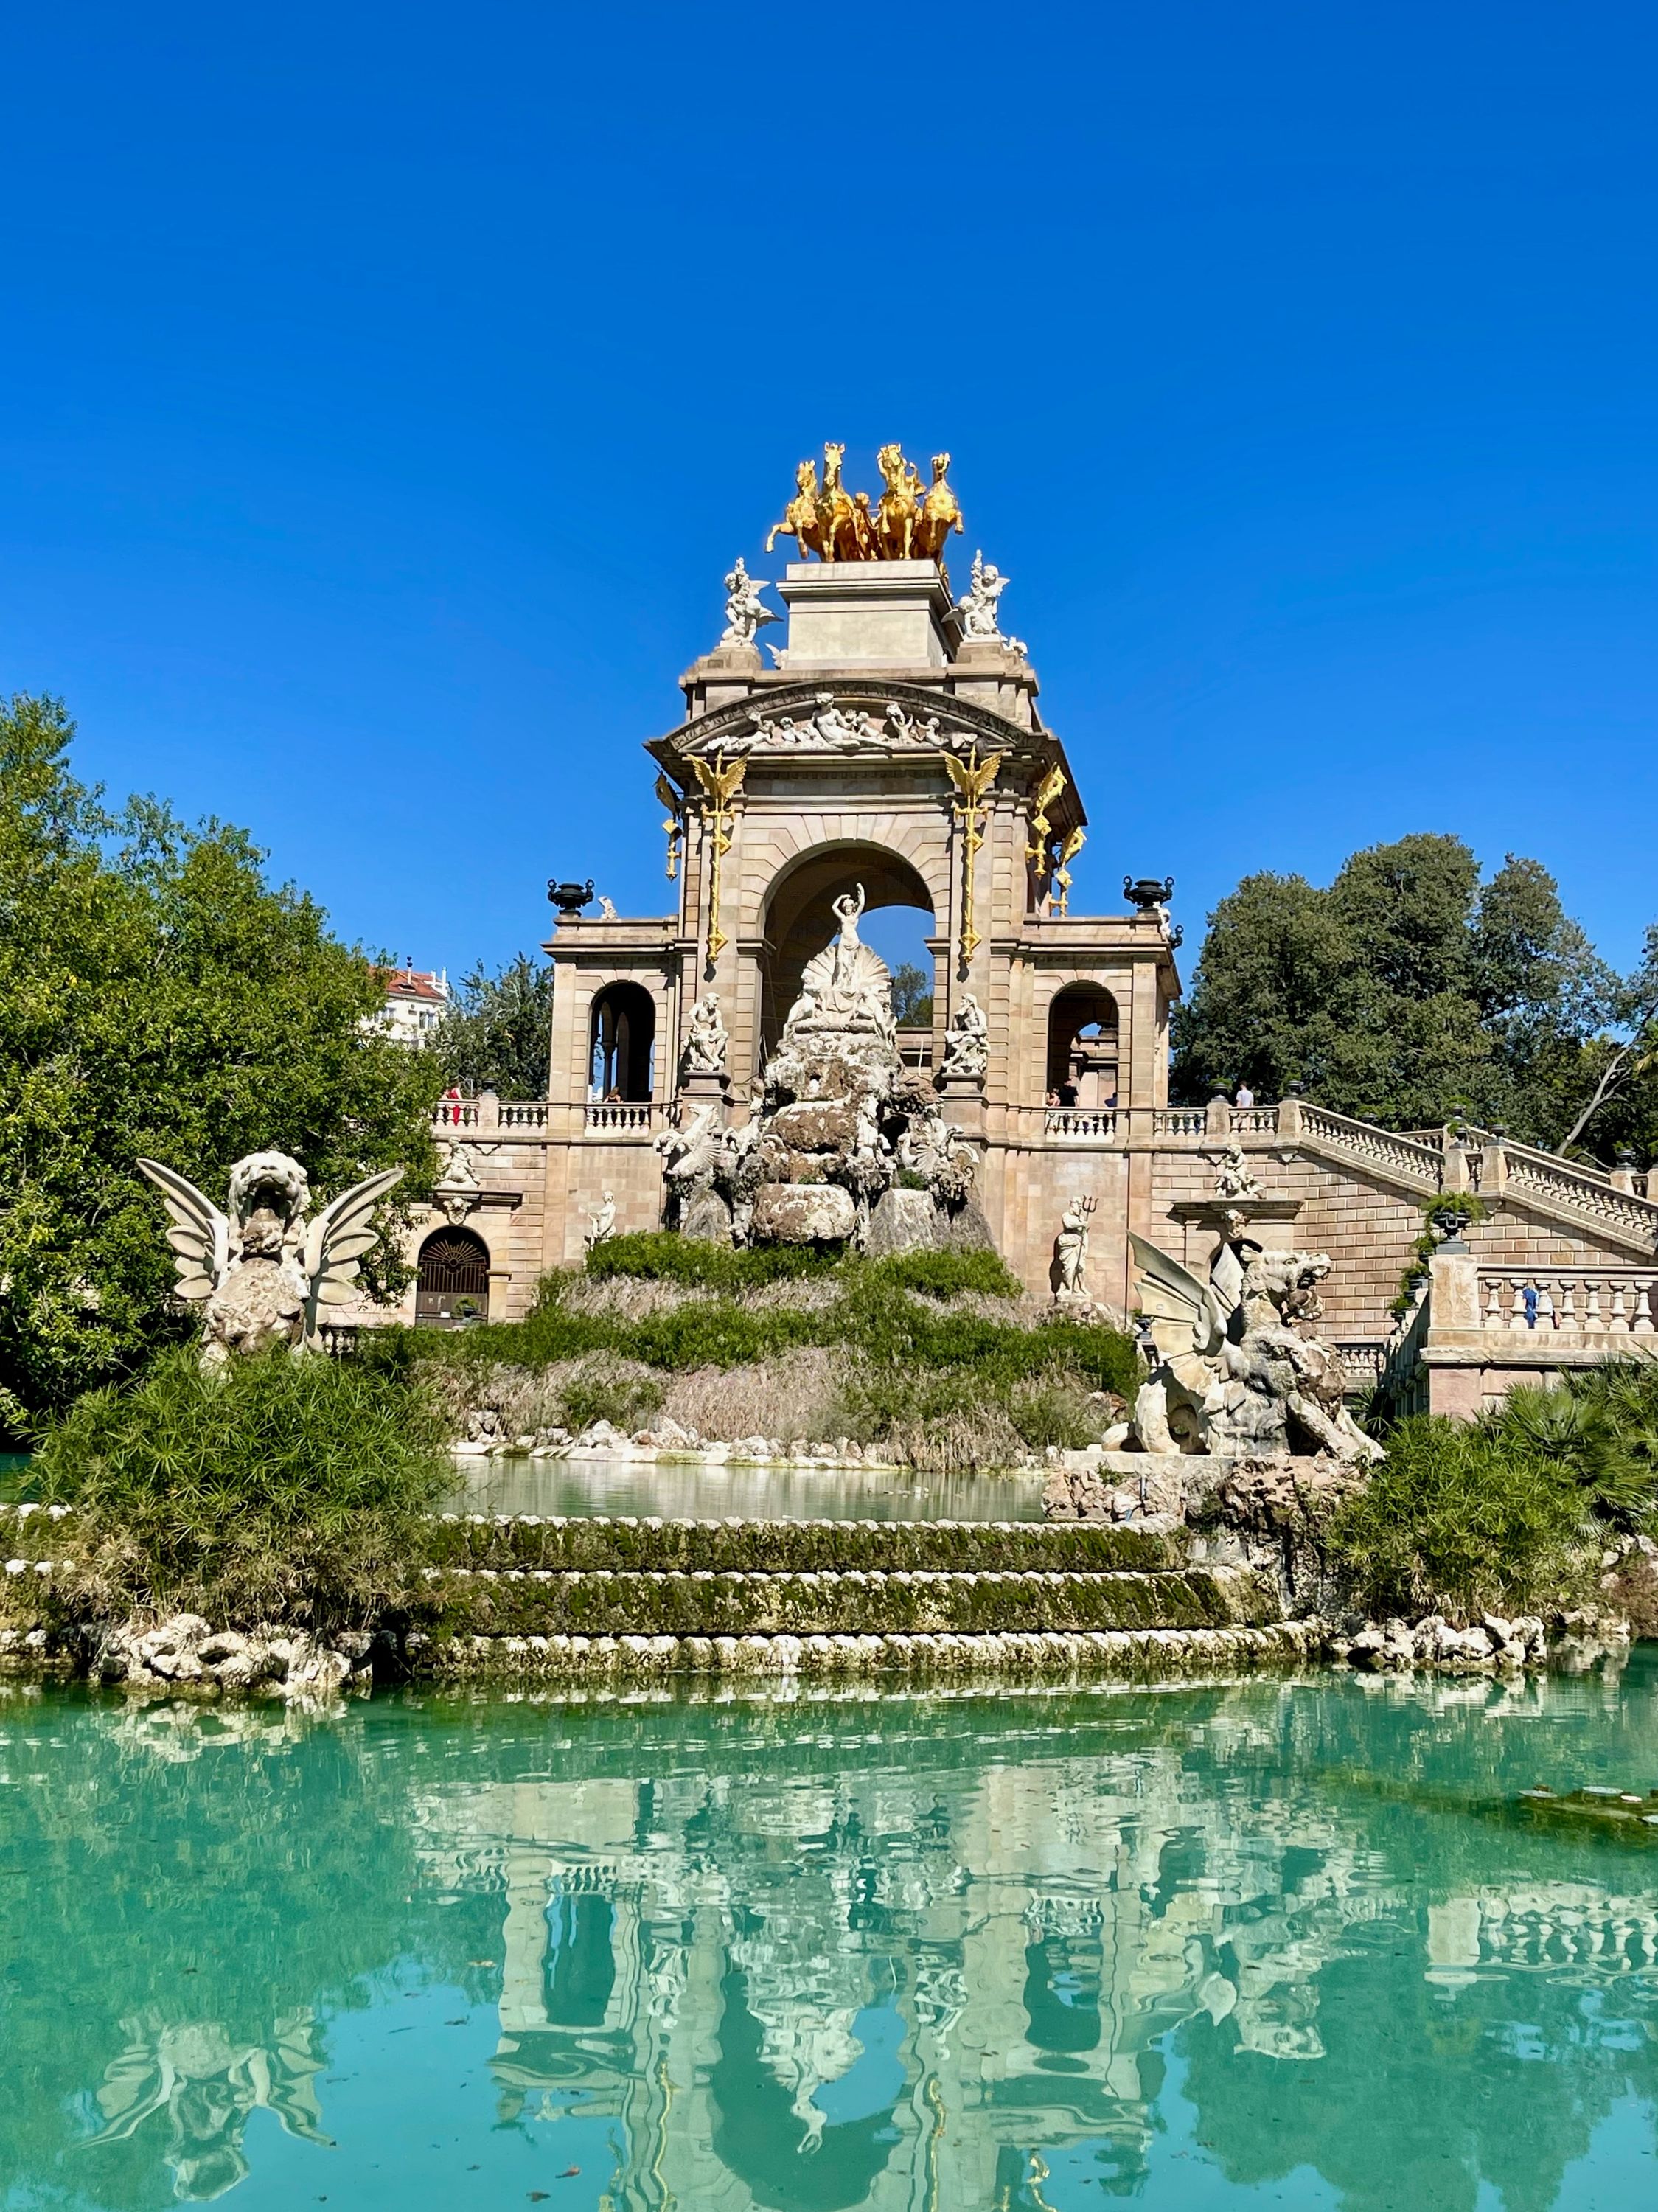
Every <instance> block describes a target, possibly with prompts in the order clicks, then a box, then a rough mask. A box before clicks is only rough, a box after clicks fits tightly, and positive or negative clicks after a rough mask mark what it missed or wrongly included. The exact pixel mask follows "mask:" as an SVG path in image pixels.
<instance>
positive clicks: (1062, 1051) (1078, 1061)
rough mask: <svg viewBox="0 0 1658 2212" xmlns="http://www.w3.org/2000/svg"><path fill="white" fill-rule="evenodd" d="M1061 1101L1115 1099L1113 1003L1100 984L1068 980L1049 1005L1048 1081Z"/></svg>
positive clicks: (1108, 1101)
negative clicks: (1070, 981) (1069, 981)
mask: <svg viewBox="0 0 1658 2212" xmlns="http://www.w3.org/2000/svg"><path fill="white" fill-rule="evenodd" d="M1046 1087H1047V1090H1048V1094H1049V1095H1050V1096H1053V1095H1054V1094H1057V1096H1058V1097H1059V1101H1060V1104H1061V1105H1062V1106H1112V1105H1114V1104H1115V1103H1116V1099H1117V1002H1116V1000H1114V998H1113V997H1112V995H1111V994H1110V992H1109V991H1108V990H1107V989H1106V988H1105V987H1104V986H1103V985H1102V984H1099V983H1067V984H1066V987H1065V989H1064V990H1063V991H1060V992H1059V993H1058V994H1056V995H1055V997H1054V1003H1053V1005H1052V1006H1049V1008H1048V1071H1047V1085H1046Z"/></svg>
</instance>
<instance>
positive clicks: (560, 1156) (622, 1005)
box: [544, 471, 1180, 1302]
mask: <svg viewBox="0 0 1658 2212" xmlns="http://www.w3.org/2000/svg"><path fill="white" fill-rule="evenodd" d="M938 477H939V478H940V479H942V477H943V471H938ZM947 488H948V487H947V482H946V489H947ZM922 503H923V504H924V503H925V501H924V500H923V502H922ZM872 513H876V514H878V510H876V509H874V508H873V507H872ZM847 550H852V549H851V547H850V545H848V547H847ZM962 565H963V567H965V564H962ZM961 584H962V586H964V588H962V589H959V590H957V589H953V588H952V585H951V581H950V576H949V574H948V571H947V569H946V568H945V566H944V562H943V560H942V559H941V557H939V555H938V553H926V554H922V555H919V556H918V555H916V554H914V552H912V555H911V557H908V558H906V557H902V556H896V557H880V556H874V557H851V558H840V559H834V560H819V559H816V558H809V559H804V560H800V561H796V562H789V563H788V564H787V565H786V567H785V568H783V571H782V574H781V575H780V577H779V579H778V580H777V582H776V587H775V588H776V592H777V596H778V597H779V598H780V600H781V602H782V609H783V612H782V616H781V619H780V620H779V619H778V618H777V617H775V616H774V615H773V616H772V619H773V620H774V621H776V622H777V627H778V629H779V630H780V632H781V635H780V640H779V642H778V644H777V646H776V647H775V648H774V650H772V651H771V652H770V653H769V654H768V656H767V657H765V658H762V637H761V635H760V632H761V630H762V617H765V616H768V615H771V614H772V611H771V610H770V609H769V608H768V606H767V605H766V604H765V601H764V599H762V595H761V590H760V587H758V586H756V585H754V584H753V583H751V582H750V580H749V579H748V578H747V576H746V574H742V573H739V572H738V571H734V572H733V575H732V584H731V592H730V601H731V603H730V606H729V609H728V620H727V624H726V633H725V635H724V636H723V637H722V638H721V639H720V642H719V643H718V644H717V645H716V646H715V647H714V649H713V650H712V651H711V652H709V653H706V654H704V655H703V656H702V657H701V659H698V660H697V661H695V663H694V664H693V665H691V667H690V668H689V670H687V671H686V672H685V674H684V675H683V677H682V678H681V679H680V684H681V690H682V691H683V696H684V706H685V711H684V714H683V719H682V720H680V721H679V722H678V723H677V726H675V727H673V728H672V729H671V730H669V731H667V732H665V733H664V734H663V735H661V736H659V737H656V738H652V739H651V740H649V742H648V743H647V747H646V750H647V753H648V754H649V756H650V757H651V759H652V761H653V764H654V768H655V770H656V790H657V794H658V797H659V799H660V801H661V803H662V806H663V810H664V813H663V834H664V840H665V866H666V868H667V870H668V871H669V872H670V873H671V876H672V878H673V880H674V884H675V887H676V895H677V902H676V909H675V911H674V912H673V913H672V914H671V915H662V916H652V917H650V918H648V919H643V920H633V919H608V918H597V917H592V916H590V915H588V914H586V912H582V913H579V914H574V913H573V914H571V915H569V916H568V918H566V919H563V920H562V921H560V923H559V925H558V927H557V929H556V933H555V934H554V937H553V939H552V941H551V944H550V953H551V957H552V959H553V962H554V963H555V967H556V972H557V980H556V987H555V994H554V1006H555V1012H554V1018H553V1031H552V1039H551V1060H550V1066H551V1076H550V1084H549V1090H548V1123H547V1129H546V1146H547V1159H546V1168H547V1174H546V1218H545V1230H544V1235H545V1244H546V1249H547V1251H548V1254H549V1256H550V1258H551V1259H553V1260H555V1261H570V1260H574V1259H576V1258H579V1257H580V1253H581V1250H582V1245H583V1239H584V1237H585V1236H586V1234H587V1231H588V1226H589V1223H590V1220H591V1218H592V1209H593V1207H594V1206H596V1205H597V1204H599V1203H601V1202H602V1197H603V1193H604V1192H605V1191H609V1192H610V1194H612V1196H613V1198H614V1200H615V1205H616V1226H617V1227H618V1228H646V1227H651V1228H654V1227H657V1226H658V1225H659V1224H660V1223H661V1221H662V1219H663V1209H664V1176H663V1165H664V1155H663V1150H662V1148H661V1145H662V1137H663V1131H664V1126H665V1123H666V1122H668V1121H678V1122H679V1123H680V1124H681V1125H682V1126H683V1124H684V1123H685V1121H686V1120H687V1117H688V1116H689V1115H692V1114H693V1113H698V1112H700V1111H701V1109H704V1108H708V1107H711V1108H712V1109H714V1115H715V1116H716V1118H717V1120H718V1121H719V1122H720V1124H721V1125H722V1126H736V1127H740V1126H741V1125H742V1124H744V1123H745V1122H746V1121H748V1120H749V1119H750V1115H751V1114H752V1113H754V1112H755V1111H756V1107H757V1103H758V1096H759V1087H760V1086H761V1085H762V1084H763V1081H764V1078H765V1073H766V1070H767V1067H768V1064H769V1063H770V1062H771V1061H772V1060H773V1058H774V1055H775V1054H777V1053H778V1051H779V1048H780V1045H781V1044H782V1043H783V1042H784V1039H785V1034H786V1024H787V1023H788V1021H789V1018H790V1010H791V1008H793V1006H795V1005H796V1004H797V1001H799V998H800V994H801V987H802V977H803V975H805V971H806V969H807V964H808V963H809V962H811V960H812V959H813V958H814V957H815V956H817V955H818V954H820V953H821V952H823V951H824V949H825V947H826V946H827V945H829V943H830V940H831V939H834V938H835V934H836V928H837V919H836V911H835V902H836V901H837V900H842V899H846V898H849V897H855V896H857V895H859V893H860V892H861V899H862V906H863V910H864V911H865V913H873V912H876V911H878V910H879V909H880V908H884V907H890V906H901V907H905V908H924V909H926V910H928V911H930V913H931V915H932V932H931V933H930V935H929V936H928V937H927V939H926V947H927V955H928V959H929V961H930V964H931V969H932V975H931V983H932V991H931V1001H932V1004H931V1014H930V1019H929V1020H928V1021H927V1022H926V1026H925V1027H924V1028H916V1027H911V1028H908V1029H904V1030H899V1031H898V1032H897V1034H896V1039H895V1043H896V1051H897V1054H898V1055H899V1058H900V1060H902V1064H903V1066H905V1068H907V1069H908V1070H909V1071H911V1072H912V1073H913V1074H914V1076H916V1077H919V1078H920V1079H921V1080H922V1081H923V1082H924V1083H926V1084H927V1085H930V1086H931V1088H932V1091H933V1093H934V1094H935V1096H936V1100H937V1106H938V1112H939V1113H940V1115H942V1117H943V1118H944V1121H945V1122H946V1123H947V1125H948V1127H950V1129H951V1130H952V1131H953V1132H955V1133H957V1137H958V1138H959V1139H960V1140H961V1141H962V1142H964V1143H965V1144H966V1145H967V1146H969V1147H971V1150H972V1152H973V1154H974V1155H975V1176H974V1184H975V1223H981V1225H982V1231H981V1233H983V1232H987V1235H988V1237H989V1239H990V1241H992V1242H993V1243H994V1244H995V1245H996V1247H997V1248H998V1249H999V1250H1000V1251H1001V1252H1002V1253H1003V1254H1004V1255H1005V1256H1006V1257H1007V1258H1008V1259H1009V1260H1010V1261H1011V1262H1012V1264H1013V1265H1014V1266H1015V1267H1017V1269H1018V1270H1019V1271H1020V1272H1021V1273H1023V1274H1024V1275H1025V1276H1026V1277H1027V1278H1028V1279H1029V1280H1030V1281H1031V1282H1032V1284H1033V1285H1037V1284H1041V1285H1046V1283H1047V1281H1048V1273H1049V1270H1050V1267H1051V1265H1052V1261H1053V1256H1054V1231H1055V1227H1056V1225H1057V1224H1058V1221H1059V1218H1060V1214H1061V1213H1062V1212H1063V1211H1064V1208H1065V1205H1066V1200H1067V1199H1068V1197H1069V1196H1071V1195H1072V1191H1073V1188H1081V1183H1082V1181H1083V1180H1085V1181H1086V1182H1087V1184H1088V1188H1089V1194H1090V1195H1092V1196H1093V1197H1094V1198H1095V1199H1096V1212H1095V1217H1094V1221H1095V1228H1094V1234H1095V1237H1096V1244H1097V1245H1098V1246H1099V1247H1102V1248H1103V1247H1105V1246H1107V1245H1109V1244H1114V1245H1115V1246H1116V1247H1117V1248H1118V1249H1122V1250H1125V1251H1126V1249H1127V1229H1128V1227H1129V1225H1130V1224H1131V1220H1137V1219H1139V1218H1140V1217H1141V1216H1143V1215H1147V1208H1148V1206H1149V1203H1150V1179H1149V1162H1148V1160H1147V1159H1146V1158H1145V1157H1144V1156H1143V1155H1142V1154H1141V1153H1140V1152H1138V1151H1136V1150H1130V1149H1128V1148H1127V1147H1123V1146H1119V1147H1118V1148H1117V1150H1116V1151H1115V1152H1114V1153H1113V1156H1112V1168H1113V1173H1112V1174H1111V1176H1109V1178H1108V1182H1109V1185H1110V1187H1109V1188H1101V1187H1100V1186H1101V1178H1100V1176H1099V1175H1098V1173H1097V1171H1095V1172H1088V1173H1086V1174H1085V1175H1084V1150H1080V1149H1078V1148H1077V1147H1076V1146H1072V1147H1071V1148H1069V1149H1060V1148H1056V1146H1055V1144H1054V1141H1053V1139H1054V1133H1055V1129H1056V1127H1057V1126H1058V1122H1059V1120H1060V1118H1061V1117H1062V1118H1063V1120H1064V1123H1065V1126H1066V1128H1067V1129H1068V1130H1070V1131H1072V1132H1074V1133H1075V1134H1076V1136H1077V1138H1078V1139H1079V1140H1085V1139H1086V1138H1087V1137H1088V1136H1089V1135H1090V1133H1092V1134H1095V1135H1098V1134H1099V1133H1102V1132H1104V1131H1106V1130H1108V1129H1113V1128H1122V1129H1124V1130H1126V1129H1127V1127H1129V1126H1130V1124H1131V1122H1132V1121H1133V1116H1134V1115H1137V1114H1139V1115H1141V1116H1142V1117H1144V1116H1145V1115H1150V1114H1152V1113H1155V1112H1157V1111H1158V1110H1159V1109H1163V1107H1164V1106H1165V1105H1166V1102H1167V1066H1168V1034H1169V1008H1170V1006H1171V1005H1172V1004H1173V1002H1174V1000H1175V997H1176V995H1177V994H1178V992H1179V988H1180V985H1179V979H1178V975H1177V973H1176V969H1175V959H1174V944H1173V939H1172V937H1171V931H1170V928H1169V921H1168V918H1167V912H1166V908H1164V907H1163V904H1162V902H1161V901H1160V900H1159V899H1158V898H1157V896H1155V893H1156V892H1157V890H1158V889H1159V888H1160V887H1159V886H1157V885H1151V886H1150V888H1149V890H1146V891H1144V892H1142V893H1141V894H1140V896H1139V902H1138V904H1136V905H1133V906H1132V907H1131V908H1129V910H1128V911H1126V912H1122V913H1117V914H1111V915H1089V916H1083V915H1078V914H1075V913H1072V912H1071V911H1069V910H1068V908H1069V904H1070V901H1069V897H1068V893H1069V891H1070V888H1071V878H1072V863H1073V862H1074V861H1075V860H1076V858H1077V856H1078V853H1079V851H1080V849H1081V848H1082V846H1083V843H1084V838H1085V835H1086V825H1087V815H1086V812H1085V811H1084V803H1083V799H1082V795H1081V793H1080V791H1079V790H1078V783H1077V778H1076V775H1075V773H1074V770H1073V769H1072V763H1071V762H1070V760H1069V758H1068V757H1067V755H1066V750H1065V745H1064V743H1063V740H1062V738H1060V735H1059V733H1058V732H1056V731H1054V730H1053V729H1051V728H1050V727H1049V726H1048V722H1047V721H1046V720H1045V718H1044V716H1043V714H1042V710H1041V708H1040V706H1039V703H1038V699H1039V690H1040V687H1039V684H1038V681H1037V677H1036V672H1035V668H1034V667H1033V665H1032V664H1031V660H1030V658H1029V653H1027V651H1026V649H1025V647H1024V646H1023V644H1022V643H1020V642H1019V641H1017V639H1015V638H1012V637H1010V636H1008V635H1005V633H1004V631H1003V629H1002V628H1001V623H1000V620H999V609H998V601H999V598H1000V594H1001V592H1002V589H1003V586H1004V580H1003V579H1002V578H1001V577H1000V576H999V574H998V573H997V571H996V570H995V569H994V568H990V567H987V565H986V564H985V563H984V562H983V561H982V560H979V559H975V561H974V562H973V563H972V567H971V576H970V578H969V575H968V574H963V575H962V577H961ZM768 660H769V664H770V665H768ZM623 1018H625V1021H626V1028H627V1038H628V1042H627V1046H626V1048H623V1049H616V1050H609V1049H607V1040H609V1039H610V1037H612V1036H618V1035H619V1034H620V1030H621V1025H622V1022H623ZM699 1024H701V1028H699ZM719 1031H723V1036H720V1035H719V1034H718V1032H719ZM646 1038H648V1040H649V1042H648V1045H647V1046H641V1040H642V1039H646ZM595 1091H597V1092H598V1095H597V1096H595V1095H594V1094H595ZM1061 1091H1062V1092H1063V1094H1064V1096H1065V1097H1066V1100H1067V1101H1068V1102H1069V1101H1071V1100H1072V1093H1073V1091H1074V1094H1075V1097H1074V1103H1068V1104H1067V1105H1066V1107H1065V1108H1062V1109H1054V1108H1053V1107H1051V1106H1049V1105H1048V1103H1047V1101H1048V1097H1049V1094H1050V1093H1054V1094H1056V1095H1057V1094H1059V1093H1060V1092H1061ZM1145 1133H1146V1136H1147V1137H1148V1138H1149V1137H1150V1135H1151V1123H1150V1121H1146V1122H1145ZM1086 1164H1087V1167H1088V1168H1089V1169H1090V1170H1097V1167H1098V1165H1099V1163H1098V1162H1097V1161H1096V1159H1095V1158H1094V1156H1093V1152H1092V1149H1091V1147H1090V1148H1086ZM1147 1218H1149V1216H1148V1217H1147ZM716 1225H717V1221H716ZM1113 1287H1114V1290H1115V1294H1116V1298H1117V1300H1118V1301H1119V1302H1121V1298H1122V1296H1123V1293H1124V1291H1125V1290H1126V1284H1124V1283H1123V1282H1121V1280H1119V1281H1117V1282H1116V1283H1115V1284H1114V1285H1113ZM1103 1288H1104V1286H1103V1285H1102V1290H1103ZM1106 1294H1107V1295H1108V1294H1109V1293H1108V1292H1107V1293H1106Z"/></svg>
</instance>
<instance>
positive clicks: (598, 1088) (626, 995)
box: [587, 980, 656, 1100]
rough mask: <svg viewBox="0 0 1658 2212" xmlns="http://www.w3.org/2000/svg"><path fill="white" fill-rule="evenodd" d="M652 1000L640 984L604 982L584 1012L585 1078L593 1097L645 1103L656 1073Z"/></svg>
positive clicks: (654, 1009)
mask: <svg viewBox="0 0 1658 2212" xmlns="http://www.w3.org/2000/svg"><path fill="white" fill-rule="evenodd" d="M655 1043H656V1000H654V999H653V997H652V995H651V994H650V993H649V992H648V991H647V989H646V988H645V986H644V985H643V984H642V983H635V982H631V981H625V980H624V981H619V982H615V983H607V984H605V986H604V989H603V990H601V991H596V992H594V994H593V997H592V1004H591V1006H589V1008H588V1010H587V1058H588V1066H587V1080H588V1086H589V1090H590V1092H591V1094H592V1097H596V1098H610V1097H617V1098H624V1099H641V1100H642V1099H647V1098H649V1097H651V1095H652V1085H653V1078H654V1074H655V1066H654V1060H653V1051H654V1047H655Z"/></svg>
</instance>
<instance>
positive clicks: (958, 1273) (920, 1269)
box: [854, 1252, 1023, 1298]
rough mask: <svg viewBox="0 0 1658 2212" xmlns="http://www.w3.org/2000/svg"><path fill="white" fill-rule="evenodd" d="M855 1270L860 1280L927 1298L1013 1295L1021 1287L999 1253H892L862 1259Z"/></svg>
mask: <svg viewBox="0 0 1658 2212" xmlns="http://www.w3.org/2000/svg"><path fill="white" fill-rule="evenodd" d="M858 1273H859V1277H861V1279H863V1280H865V1281H869V1280H874V1281H878V1282H882V1283H890V1284H893V1285H896V1287H897V1288H898V1289H899V1290H903V1291H922V1292H923V1293H924V1294H925V1295H926V1297H930V1298H954V1297H962V1296H963V1293H965V1292H967V1291H977V1292H978V1293H979V1294H980V1295H981V1297H988V1298H1017V1297H1018V1295H1019V1292H1020V1291H1021V1289H1022V1288H1023V1285H1021V1283H1020V1281H1019V1279H1018V1277H1017V1275H1016V1274H1015V1273H1013V1270H1012V1269H1011V1267H1009V1266H1008V1264H1007V1262H1006V1261H1005V1260H1004V1259H1003V1258H1002V1256H1001V1255H1000V1253H999V1252H895V1253H894V1254H893V1255H892V1257H891V1258H890V1259H887V1260H872V1261H865V1263H864V1264H863V1266H862V1267H861V1269H859V1271H858ZM854 1279H857V1278H854Z"/></svg>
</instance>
